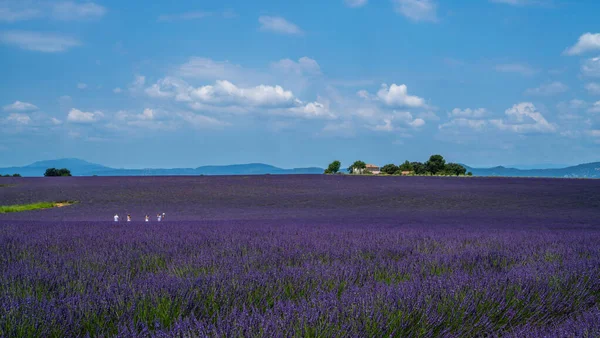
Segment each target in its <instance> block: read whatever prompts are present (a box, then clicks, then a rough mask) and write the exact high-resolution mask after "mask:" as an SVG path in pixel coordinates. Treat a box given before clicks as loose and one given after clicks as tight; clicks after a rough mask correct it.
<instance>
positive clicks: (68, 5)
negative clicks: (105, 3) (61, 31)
mask: <svg viewBox="0 0 600 338" xmlns="http://www.w3.org/2000/svg"><path fill="white" fill-rule="evenodd" d="M51 7H52V12H51V14H50V15H51V16H52V18H54V19H57V20H63V21H83V20H91V19H98V18H101V17H103V16H104V14H106V8H104V7H102V6H100V5H98V4H95V3H93V2H79V3H78V2H74V1H59V2H54V3H52V4H51Z"/></svg>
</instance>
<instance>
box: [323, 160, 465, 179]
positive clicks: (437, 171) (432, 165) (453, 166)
mask: <svg viewBox="0 0 600 338" xmlns="http://www.w3.org/2000/svg"><path fill="white" fill-rule="evenodd" d="M366 167H367V165H366V163H365V162H363V161H355V162H354V163H352V165H351V166H350V167H348V172H349V173H351V174H357V173H358V174H362V173H367V172H365V171H364V169H365V168H366ZM339 170H340V161H337V160H336V161H333V162H332V163H331V164H329V167H328V168H327V169H325V174H336V173H338V172H339ZM403 171H404V172H406V171H408V172H410V173H411V174H414V175H444V176H462V175H467V176H471V175H472V174H471V173H470V172H467V169H466V168H465V167H463V166H462V165H460V164H458V163H446V160H445V159H444V157H443V156H442V155H431V156H430V157H429V160H427V161H426V162H425V163H422V162H410V161H404V163H402V164H400V165H395V164H393V163H389V164H386V165H384V166H383V167H381V172H382V173H385V174H388V175H401V174H402V172H403Z"/></svg>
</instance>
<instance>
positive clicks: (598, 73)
mask: <svg viewBox="0 0 600 338" xmlns="http://www.w3.org/2000/svg"><path fill="white" fill-rule="evenodd" d="M581 72H582V73H583V75H585V76H590V77H600V56H597V57H595V58H591V59H587V60H585V61H584V62H583V64H582V65H581Z"/></svg>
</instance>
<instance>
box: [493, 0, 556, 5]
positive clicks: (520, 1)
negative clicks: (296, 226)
mask: <svg viewBox="0 0 600 338" xmlns="http://www.w3.org/2000/svg"><path fill="white" fill-rule="evenodd" d="M551 1H552V0H490V2H495V3H499V4H507V5H511V6H527V5H548V4H550V3H551Z"/></svg>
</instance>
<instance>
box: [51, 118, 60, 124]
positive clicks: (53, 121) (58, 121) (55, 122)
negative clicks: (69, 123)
mask: <svg viewBox="0 0 600 338" xmlns="http://www.w3.org/2000/svg"><path fill="white" fill-rule="evenodd" d="M50 121H51V122H52V124H54V125H59V124H62V121H61V120H59V119H57V118H56V117H52V118H51V119H50Z"/></svg>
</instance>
